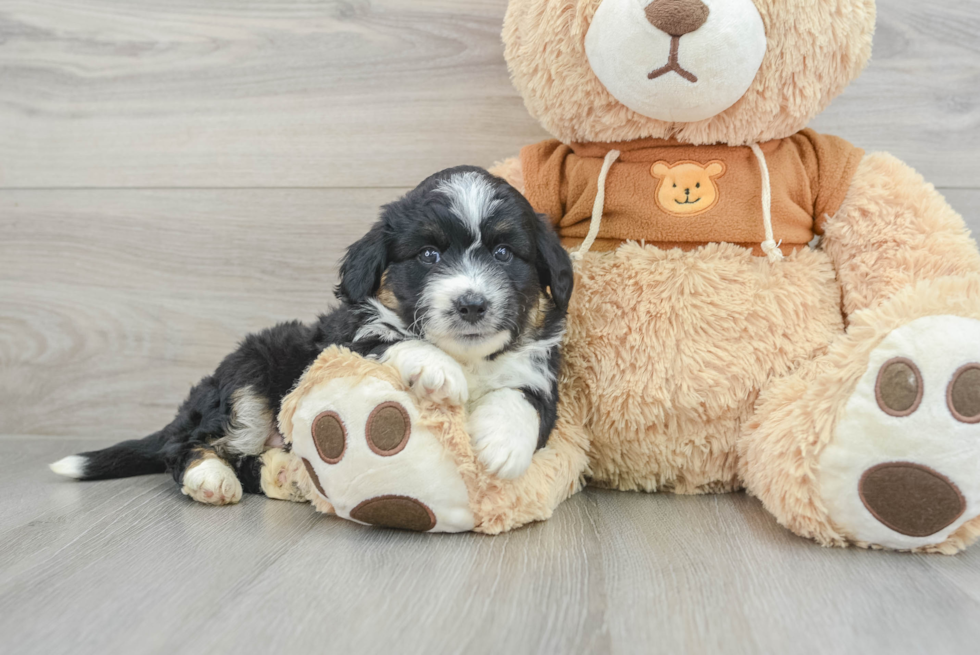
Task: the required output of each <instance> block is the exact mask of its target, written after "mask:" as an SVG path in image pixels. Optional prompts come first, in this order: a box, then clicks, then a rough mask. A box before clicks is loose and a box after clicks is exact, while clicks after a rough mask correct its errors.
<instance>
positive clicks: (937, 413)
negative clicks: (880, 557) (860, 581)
mask: <svg viewBox="0 0 980 655" xmlns="http://www.w3.org/2000/svg"><path fill="white" fill-rule="evenodd" d="M819 487H820V491H821V493H820V495H821V497H822V498H823V502H824V504H825V506H826V509H827V513H828V515H829V517H830V519H831V521H832V522H833V523H834V524H835V525H836V526H837V527H838V529H839V530H840V531H841V532H842V533H843V534H845V535H846V536H847V537H848V539H849V540H852V541H856V542H858V543H864V544H869V545H876V546H884V547H887V548H894V549H900V550H914V549H928V548H929V547H932V546H936V545H938V544H941V543H942V542H944V541H946V540H947V539H948V538H949V536H950V535H952V534H953V533H954V532H955V531H956V530H958V529H959V528H960V527H961V526H963V524H964V523H966V522H968V521H970V520H972V519H974V518H976V517H977V516H978V515H980V321H978V320H974V319H969V318H962V317H959V316H926V317H922V318H918V319H916V320H914V321H912V322H910V323H907V324H906V325H903V326H901V327H899V328H897V329H895V330H894V331H892V332H891V333H890V334H889V335H888V336H886V337H885V339H884V340H883V341H882V342H881V343H880V344H879V345H878V346H877V347H876V348H875V349H874V350H873V351H871V353H870V359H869V363H868V368H867V371H866V372H865V373H864V375H863V376H862V377H861V379H860V380H859V382H858V384H857V387H856V388H855V390H854V392H853V394H852V395H851V397H850V398H849V399H848V400H847V403H846V405H845V407H844V411H843V413H842V414H841V418H840V420H839V422H838V424H837V427H836V430H835V433H834V435H833V438H832V440H831V441H830V443H829V444H828V445H827V447H826V448H825V449H824V451H823V453H822V454H821V456H820V459H819Z"/></svg>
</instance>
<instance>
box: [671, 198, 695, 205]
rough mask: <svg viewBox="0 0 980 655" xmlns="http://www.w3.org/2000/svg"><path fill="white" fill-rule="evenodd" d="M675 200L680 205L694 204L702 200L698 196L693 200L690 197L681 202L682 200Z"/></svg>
mask: <svg viewBox="0 0 980 655" xmlns="http://www.w3.org/2000/svg"><path fill="white" fill-rule="evenodd" d="M674 202H675V203H677V204H678V205H693V204H696V203H699V202H701V198H697V199H696V200H691V199H690V198H688V199H686V200H685V201H684V202H681V201H680V200H675V201H674Z"/></svg>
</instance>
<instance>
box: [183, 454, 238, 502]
mask: <svg viewBox="0 0 980 655" xmlns="http://www.w3.org/2000/svg"><path fill="white" fill-rule="evenodd" d="M181 492H182V493H183V494H184V495H185V496H190V497H191V498H193V499H194V500H196V501H197V502H199V503H205V504H207V505H233V504H235V503H237V502H238V501H240V500H241V499H242V483H241V482H239V481H238V476H236V475H235V471H234V469H232V468H231V466H230V465H229V464H228V463H227V462H225V461H224V460H222V459H218V458H217V457H205V458H204V459H200V460H198V461H197V462H196V463H194V464H191V466H190V468H188V469H187V470H186V471H185V472H184V485H183V487H181Z"/></svg>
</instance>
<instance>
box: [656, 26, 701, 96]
mask: <svg viewBox="0 0 980 655" xmlns="http://www.w3.org/2000/svg"><path fill="white" fill-rule="evenodd" d="M680 47H681V37H679V36H671V37H670V56H669V57H668V58H667V64H666V65H665V66H661V67H660V68H658V69H657V70H655V71H653V72H651V73H650V74H649V75H647V79H649V80H655V79H657V78H658V77H663V76H664V75H666V74H667V73H677V74H678V75H680V76H681V77H683V78H684V79H685V80H687V81H688V82H691V83H692V84H696V83H697V81H698V76H697V75H695V74H694V73H692V72H690V71H688V70H685V69H684V68H683V67H682V66H681V65H680V63H679V62H678V61H677V53H678V52H679V51H680Z"/></svg>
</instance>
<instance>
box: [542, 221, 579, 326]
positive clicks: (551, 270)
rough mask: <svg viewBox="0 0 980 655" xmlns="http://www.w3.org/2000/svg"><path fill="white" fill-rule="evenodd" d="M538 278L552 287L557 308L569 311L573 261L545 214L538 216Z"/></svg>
mask: <svg viewBox="0 0 980 655" xmlns="http://www.w3.org/2000/svg"><path fill="white" fill-rule="evenodd" d="M538 278H539V279H540V280H541V284H542V285H544V286H548V287H551V298H552V300H554V301H555V306H556V307H557V308H558V309H559V310H560V311H561V312H562V313H564V312H566V311H568V301H569V300H571V298H572V285H573V284H574V276H573V275H572V260H571V258H570V257H569V256H568V253H567V252H566V251H565V249H564V248H562V246H561V240H560V239H559V238H558V234H557V233H556V232H555V230H554V228H552V227H551V223H550V221H549V220H548V217H547V216H545V215H544V214H538Z"/></svg>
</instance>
